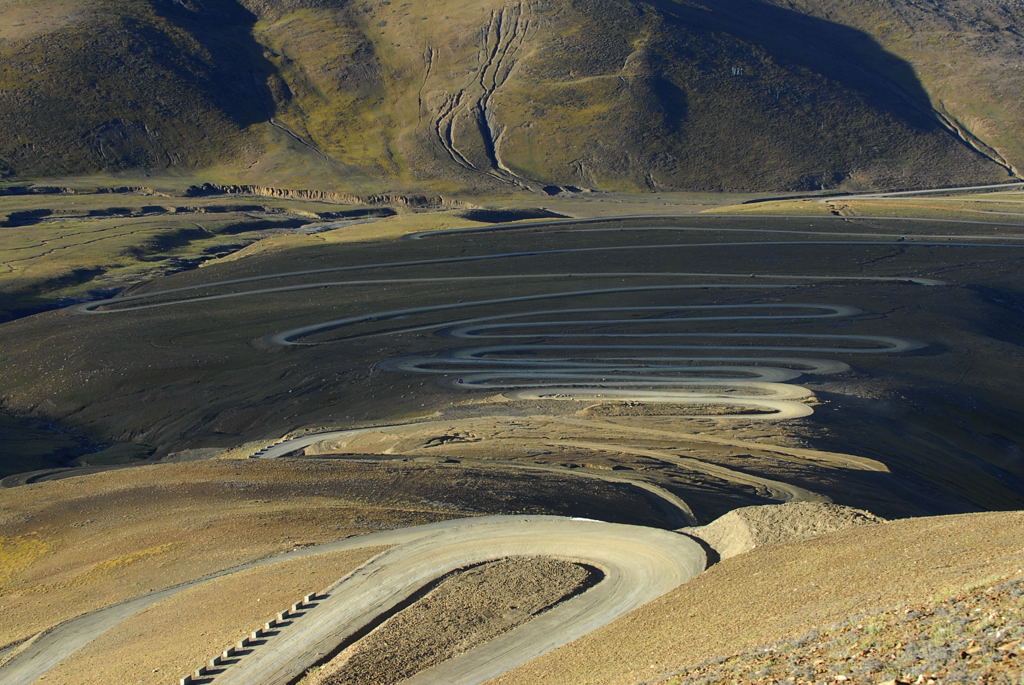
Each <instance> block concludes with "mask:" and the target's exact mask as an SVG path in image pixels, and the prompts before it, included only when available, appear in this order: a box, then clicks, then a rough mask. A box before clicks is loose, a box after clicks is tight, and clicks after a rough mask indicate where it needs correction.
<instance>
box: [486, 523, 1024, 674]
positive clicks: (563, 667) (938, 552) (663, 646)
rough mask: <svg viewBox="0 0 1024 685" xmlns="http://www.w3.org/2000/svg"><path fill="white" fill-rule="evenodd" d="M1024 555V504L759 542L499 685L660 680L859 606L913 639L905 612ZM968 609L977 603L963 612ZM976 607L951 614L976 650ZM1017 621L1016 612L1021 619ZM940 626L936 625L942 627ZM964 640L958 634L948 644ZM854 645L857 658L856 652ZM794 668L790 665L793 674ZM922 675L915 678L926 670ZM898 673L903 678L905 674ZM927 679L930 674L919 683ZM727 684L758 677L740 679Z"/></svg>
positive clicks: (784, 655)
mask: <svg viewBox="0 0 1024 685" xmlns="http://www.w3.org/2000/svg"><path fill="white" fill-rule="evenodd" d="M778 509H782V507H778ZM1022 562H1024V512H999V513H983V514H966V515H958V516H939V517H926V518H912V519H900V520H896V521H887V522H884V523H879V524H877V525H871V526H859V525H854V526H850V527H848V528H846V529H845V530H841V531H837V532H835V533H831V534H829V535H822V536H820V537H817V538H814V539H812V540H803V541H800V542H789V543H781V544H776V545H770V546H766V547H763V548H759V549H754V550H752V551H751V552H749V553H748V554H741V555H739V556H736V557H734V558H732V559H727V560H725V561H723V562H722V563H720V564H715V565H714V566H712V567H711V568H709V569H708V570H707V571H706V572H705V573H703V574H701V575H700V576H698V577H697V578H695V579H693V580H692V581H690V582H688V583H686V584H684V585H682V586H680V587H679V588H678V589H677V590H674V591H672V592H670V593H668V594H667V595H665V596H663V597H661V598H659V599H657V600H655V601H653V602H651V603H650V604H648V605H646V606H644V607H641V608H640V609H638V610H637V611H635V612H633V613H631V614H629V615H628V616H624V617H623V618H621V619H619V620H618V621H616V622H615V623H612V624H611V625H608V626H605V627H604V628H602V629H600V630H597V631H595V632H593V633H591V634H590V635H587V636H586V637H584V638H581V639H580V640H577V641H576V642H574V643H572V644H570V645H567V646H565V647H563V648H561V649H557V650H555V651H553V652H551V653H549V654H546V655H544V656H542V657H540V658H538V659H535V660H534V661H532V662H530V663H529V664H527V665H526V666H524V667H522V668H519V669H517V670H515V671H512V672H511V673H508V674H505V675H503V676H501V677H499V678H496V679H495V680H494V682H495V683H497V684H499V685H511V684H512V683H523V684H526V683H530V684H531V685H532V683H537V682H545V683H566V684H569V683H607V684H609V685H611V684H615V683H623V684H625V683H637V682H662V681H663V680H664V679H667V678H670V677H671V676H673V675H675V674H680V673H685V672H687V669H692V668H694V667H698V666H699V665H701V664H708V663H710V662H712V661H714V660H719V659H721V660H723V661H724V660H725V659H728V658H729V657H732V656H734V655H736V654H746V653H752V651H753V650H756V649H758V648H761V647H764V646H765V645H774V644H777V643H780V642H782V641H785V640H796V641H799V640H800V639H801V638H802V637H805V636H808V635H810V634H811V632H812V631H813V630H815V629H819V630H821V629H822V628H823V627H827V626H832V625H834V624H837V623H840V622H844V623H845V622H846V621H847V620H848V619H851V618H854V617H856V616H857V615H858V614H865V615H868V614H870V615H877V614H878V612H883V613H885V615H886V616H889V617H891V618H893V619H897V618H898V619H899V621H901V622H902V625H901V626H900V629H904V628H905V629H907V635H908V637H909V636H910V634H911V632H913V631H914V630H916V627H915V626H913V625H910V624H911V623H912V622H915V621H918V620H920V619H921V617H920V616H917V615H915V614H913V613H908V610H909V611H910V612H913V611H918V612H921V611H922V608H927V607H932V606H935V605H937V604H939V603H942V602H944V601H946V600H947V599H948V598H953V597H957V596H959V595H967V594H971V593H973V592H974V591H975V590H976V589H977V588H979V587H982V588H984V587H988V586H990V585H993V584H998V583H1001V582H1006V581H1010V580H1016V579H1019V578H1020V577H1021V574H1022V569H1024V564H1022ZM999 592H1002V590H999ZM1011 594H1012V593H1011ZM1007 598H1008V599H1007V602H1006V603H1004V602H1002V600H1000V601H999V604H1000V605H1002V606H1005V607H1007V608H1009V607H1010V606H1012V604H1011V603H1012V602H1016V601H1018V600H1017V599H1014V598H1012V597H1011V596H1010V594H1008V595H1007ZM954 603H955V602H954ZM946 604H947V605H948V604H950V602H948V601H947V602H946ZM964 606H969V603H968V604H965V605H964ZM893 609H896V611H895V613H892V610H893ZM971 612H973V607H971V608H969V609H967V614H965V615H970V613H971ZM1018 613H1019V610H1018ZM978 615H980V616H982V621H973V620H972V621H971V622H969V624H963V625H962V627H961V624H960V622H959V619H955V618H954V619H951V621H950V623H951V625H953V626H957V628H956V630H957V631H958V633H957V635H960V636H964V637H966V639H967V640H968V641H970V640H971V639H974V640H975V641H976V645H975V646H979V645H980V646H982V647H983V648H985V646H986V645H987V644H989V642H988V637H986V636H985V635H984V634H983V633H984V631H985V630H988V629H989V628H988V627H987V626H984V625H982V623H983V622H984V617H986V616H989V614H988V613H985V612H984V609H983V610H982V611H981V612H978ZM1011 617H1012V619H1015V618H1016V615H1015V614H1013V615H1011ZM944 622H945V619H943V623H944ZM1016 622H1017V623H1019V620H1018V621H1016ZM857 625H863V626H864V628H863V629H857V630H863V632H864V633H865V634H866V636H868V637H870V633H871V632H872V631H874V630H875V628H876V627H877V626H878V625H880V624H872V623H871V622H860V623H855V624H853V626H854V627H855V626H857ZM934 625H935V627H936V628H937V629H938V628H941V627H942V625H939V624H934ZM922 627H924V626H923V624H922ZM993 629H994V630H999V627H998V626H995V627H994V628H993ZM879 635H881V633H879ZM942 635H943V633H942V631H941V630H940V631H939V632H937V633H936V637H940V638H941V637H942ZM947 637H950V638H953V637H955V636H947ZM993 637H995V636H993ZM999 637H1003V636H999ZM844 639H845V638H844ZM929 639H930V638H929ZM1012 639H1014V638H1011V641H1012ZM816 640H817V639H816ZM957 640H959V638H956V640H953V639H951V640H950V645H954V644H956V643H957ZM817 641H820V640H817ZM895 644H897V645H898V644H900V643H899V642H896V643H895ZM995 646H996V651H997V652H998V653H999V654H1005V653H1006V652H1005V651H1002V652H999V650H998V648H999V647H1002V646H1005V643H1004V642H999V643H998V644H996V645H995ZM865 648H867V645H865ZM921 648H922V650H923V652H920V653H921V654H922V656H927V652H928V649H927V645H926V644H925V643H921ZM897 649H899V648H898V647H897ZM968 649H973V648H971V647H964V648H963V651H965V652H966V651H967V650H968ZM914 652H917V647H914ZM854 653H855V654H858V655H859V650H857V651H855V652H854ZM979 653H980V652H979ZM836 654H837V655H838V652H837V653H836ZM911 655H912V656H913V653H912V654H911ZM970 655H971V654H970V653H968V656H970ZM776 656H777V658H778V661H779V663H781V664H786V663H789V658H790V656H791V654H790V652H787V651H781V652H777V653H776ZM792 656H795V657H799V656H800V655H798V654H793V655H792ZM807 656H809V657H810V659H811V663H810V666H814V665H815V664H814V661H815V659H817V658H822V657H813V656H810V655H809V654H808V655H807ZM867 656H868V655H865V658H866V657H867ZM858 658H860V657H859V656H858ZM1015 658H1017V657H1015ZM823 663H825V662H823ZM886 672H887V671H886V669H885V668H884V667H879V668H878V670H877V674H878V675H879V677H878V678H877V680H872V681H870V682H871V685H877V683H879V682H883V681H885V680H886V679H887V678H893V677H894V675H885V673H886ZM934 672H940V671H934ZM794 675H796V674H795V673H787V677H789V676H794ZM837 675H849V676H852V675H853V673H838V674H837ZM914 675H915V679H916V676H917V675H918V674H917V673H915V674H914ZM899 678H900V679H904V678H903V677H902V675H901V676H899ZM926 681H927V678H926V679H925V680H924V681H921V682H926ZM716 682H722V681H721V680H718V681H716ZM724 682H743V683H750V682H761V681H757V680H755V679H748V678H745V677H741V678H739V679H736V680H733V679H726V680H725V681H724ZM776 682H778V681H776ZM798 682H808V681H807V680H799V681H798ZM810 682H825V679H817V680H812V681H810ZM827 682H839V681H836V680H828V681H827ZM846 682H849V681H846ZM940 682H941V683H947V682H948V683H953V682H965V681H963V680H953V679H950V680H945V679H943V680H941V681H940ZM969 682H976V681H974V680H971V681H969ZM994 682H1001V681H998V680H997V681H994Z"/></svg>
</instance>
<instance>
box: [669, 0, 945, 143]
mask: <svg viewBox="0 0 1024 685" xmlns="http://www.w3.org/2000/svg"><path fill="white" fill-rule="evenodd" d="M650 1H651V2H652V4H653V5H654V6H656V7H658V8H659V9H660V10H662V11H663V12H665V14H666V15H667V16H669V17H671V18H672V19H675V20H677V21H678V22H679V23H681V24H683V25H685V26H686V27H688V28H691V29H694V28H696V29H704V30H706V31H711V32H721V33H725V34H730V35H733V36H736V37H737V38H741V39H742V40H744V41H747V42H749V43H751V44H752V45H756V46H760V47H761V48H763V49H764V51H765V52H767V53H768V54H770V55H772V56H773V57H774V58H775V59H776V60H778V61H780V62H782V63H786V62H788V63H789V64H790V65H794V66H797V67H801V68H804V69H807V70H808V71H811V72H814V73H817V74H820V75H822V76H824V77H826V78H828V79H830V80H832V81H834V82H836V83H838V84H839V85H841V86H843V87H845V88H847V89H849V90H851V91H853V92H856V93H858V94H860V95H861V96H862V97H863V98H864V100H865V101H866V102H867V103H868V104H869V105H871V106H872V107H873V108H875V109H876V110H878V111H882V112H886V113H888V114H890V115H892V116H893V117H894V118H896V119H898V120H900V121H903V122H905V123H906V124H908V125H910V126H912V127H913V128H915V129H918V130H921V131H931V130H935V129H938V128H942V123H941V122H940V121H939V119H938V117H937V115H936V113H935V111H934V109H933V108H932V104H931V99H930V98H929V96H928V93H927V92H926V91H925V89H924V87H923V86H922V85H921V82H920V81H919V80H918V78H917V74H916V73H915V72H914V68H913V67H912V66H911V65H910V64H909V63H907V62H905V61H903V60H902V59H900V58H899V57H897V56H895V55H893V54H892V53H890V52H887V51H886V50H885V49H884V48H883V47H882V46H881V45H880V44H879V43H878V42H877V41H876V40H875V39H874V38H873V37H872V36H871V35H869V34H867V33H864V32H863V31H859V30H857V29H854V28H850V27H848V26H844V25H842V24H836V23H833V22H830V21H827V20H824V19H819V18H816V17H812V16H808V15H805V14H802V13H800V12H796V11H793V10H789V9H784V8H782V7H777V6H774V5H771V4H768V3H766V2H762V1H760V0H692V1H691V0H688V1H687V2H686V4H679V3H677V2H676V1H675V0H650Z"/></svg>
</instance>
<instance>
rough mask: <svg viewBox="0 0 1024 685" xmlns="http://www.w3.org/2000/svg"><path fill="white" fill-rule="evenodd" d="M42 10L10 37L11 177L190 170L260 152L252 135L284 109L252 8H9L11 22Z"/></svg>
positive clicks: (4, 62) (5, 113)
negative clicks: (273, 89) (251, 143)
mask: <svg viewBox="0 0 1024 685" xmlns="http://www.w3.org/2000/svg"><path fill="white" fill-rule="evenodd" d="M33 5H34V6H35V8H34V9H35V10H36V14H35V15H30V17H27V18H26V21H23V22H20V24H21V25H19V22H17V21H14V22H11V23H10V24H9V25H8V28H7V29H6V30H5V31H4V35H3V39H2V40H0V130H3V131H4V135H3V137H2V140H0V172H3V171H6V172H7V173H11V172H16V173H17V174H19V175H21V176H33V175H34V176H39V175H56V174H65V173H81V172H89V171H96V170H101V169H102V170H108V171H117V170H123V169H129V168H131V169H161V168H179V169H180V168H186V169H187V168H192V167H197V166H204V165H208V164H211V163H213V162H215V161H216V160H218V159H222V158H225V157H236V156H239V155H242V156H243V157H245V156H250V157H251V156H252V155H253V150H252V149H248V148H247V146H246V144H245V142H246V138H245V136H244V135H243V130H244V129H245V128H246V127H247V126H249V125H250V124H253V123H255V122H257V121H265V120H266V119H267V117H268V116H269V115H270V113H271V112H272V111H273V102H272V98H271V97H270V92H269V90H268V86H267V78H268V76H269V75H270V70H269V68H268V67H267V66H266V64H265V63H264V62H263V60H262V58H261V56H260V52H259V49H258V46H257V45H256V44H255V42H254V41H253V40H252V38H251V35H250V33H249V24H251V17H250V15H249V14H248V13H246V12H245V11H244V10H242V9H241V8H238V7H237V6H234V4H233V3H227V2H219V3H209V4H208V6H207V5H203V9H202V11H199V10H197V9H195V8H193V6H192V3H189V2H181V3H177V2H171V1H170V0H167V1H164V0H155V1H153V2H149V1H146V0H118V1H116V2H112V1H104V0H99V1H98V2H79V1H78V0H43V1H42V2H36V1H35V0H32V2H23V1H22V0H6V1H5V2H3V3H2V4H0V13H2V14H3V15H4V16H5V17H6V16H7V15H8V14H10V15H12V16H15V17H20V15H21V14H23V13H24V11H25V8H26V7H29V6H33ZM45 10H50V13H51V15H52V16H56V15H58V14H60V15H63V18H62V20H59V21H58V20H53V19H52V18H51V19H50V20H47V17H46V16H45V14H43V13H44V11H45ZM32 17H35V19H34V20H33V19H32ZM0 23H5V24H6V23H7V21H6V20H5V21H3V22H0ZM19 29H21V30H19Z"/></svg>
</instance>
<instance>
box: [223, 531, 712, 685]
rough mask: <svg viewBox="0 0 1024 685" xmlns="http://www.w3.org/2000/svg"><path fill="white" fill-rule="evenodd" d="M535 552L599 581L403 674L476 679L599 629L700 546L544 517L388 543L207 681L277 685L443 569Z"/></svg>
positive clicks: (697, 568)
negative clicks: (583, 569)
mask: <svg viewBox="0 0 1024 685" xmlns="http://www.w3.org/2000/svg"><path fill="white" fill-rule="evenodd" d="M532 555H542V556H549V557H553V558H558V559H564V560H567V561H574V562H579V563H584V564H587V565H590V566H594V567H596V568H598V569H599V570H600V571H601V572H602V573H603V574H604V578H603V580H602V581H601V582H600V583H598V584H597V585H596V586H595V587H593V588H591V589H589V590H587V591H586V592H584V593H583V594H581V595H579V596H577V597H574V598H572V599H570V600H568V601H566V602H563V603H562V604H560V605H558V606H557V607H555V608H553V609H551V610H549V611H547V612H545V613H544V614H542V615H540V616H539V617H537V618H535V619H533V620H531V621H530V622H528V623H526V624H524V625H522V626H520V627H519V628H517V629H515V630H513V631H510V632H508V633H505V634H504V635H502V636H501V637H499V638H497V639H495V640H492V641H490V642H488V643H487V644H485V645H482V646H480V647H478V648H476V649H474V650H471V651H470V652H467V653H466V654H463V655H461V656H459V657H456V658H455V659H452V660H450V661H447V662H445V663H443V664H440V665H438V666H436V667H434V668H432V669H430V670H428V671H426V672H424V673H423V674H422V675H420V676H417V677H415V678H413V679H412V681H411V682H422V683H439V682H443V683H451V684H452V685H456V684H462V683H467V684H468V683H480V682H483V681H485V680H488V679H490V678H492V677H494V676H497V675H499V674H501V673H503V672H505V671H507V670H510V669H512V668H515V667H516V666H519V665H521V664H524V663H526V662H527V661H529V660H531V659H533V658H535V657H537V656H540V655H541V654H544V653H545V652H548V651H550V650H552V649H555V648H556V647H560V646H561V645H564V644H567V643H568V642H571V641H573V640H575V639H577V638H579V637H582V636H583V635H586V634H587V633H589V632H591V631H593V630H596V629H597V628H600V627H601V626H603V625H606V624H607V623H610V622H611V621H613V620H615V619H616V618H618V617H620V616H622V615H624V614H626V613H627V612H629V611H632V610H633V609H636V608H638V607H640V606H642V605H644V604H646V603H647V602H649V601H651V600H653V599H655V598H657V597H659V596H661V595H662V594H664V593H666V592H668V591H669V590H672V589H673V588H676V587H678V586H679V585H681V584H682V583H684V582H686V581H687V580H689V579H690V578H693V577H694V576H696V575H697V574H699V573H700V572H701V571H703V570H704V567H705V565H706V557H705V555H704V551H703V549H702V548H701V546H700V545H699V544H697V543H696V542H695V541H694V540H692V539H690V538H688V537H685V536H683V535H681V534H678V533H672V532H668V531H663V530H658V529H654V528H645V527H639V526H625V525H621V524H611V523H603V522H598V521H587V520H578V519H566V518H561V517H553V516H506V517H490V518H489V519H487V520H479V521H477V520H472V519H471V520H468V521H465V522H464V523H463V525H460V526H458V527H456V528H454V529H448V530H442V531H437V532H435V533H432V534H429V535H426V536H424V537H422V538H420V539H418V540H415V541H413V542H410V543H407V544H405V545H401V546H399V547H395V548H393V549H391V550H389V551H387V552H384V553H383V554H381V555H379V556H377V557H375V558H374V559H372V560H371V561H369V562H367V563H366V564H364V565H363V566H362V567H360V568H359V569H357V570H356V571H355V572H353V573H352V574H351V575H349V576H347V577H345V578H343V579H342V580H340V581H339V582H338V583H336V584H335V585H334V586H332V587H331V588H329V589H328V590H327V594H328V595H329V597H328V598H327V599H324V600H323V601H321V602H320V605H319V606H318V607H317V609H316V611H312V612H309V613H308V614H307V615H306V616H304V617H302V618H300V619H296V620H295V621H294V623H293V625H292V626H289V627H287V628H285V629H283V630H281V632H280V634H279V635H276V636H273V637H271V638H269V639H268V641H267V644H266V645H264V646H262V647H259V648H257V649H256V650H255V651H254V652H253V654H251V655H248V656H245V657H242V658H241V659H240V661H239V662H238V663H237V664H234V665H232V666H229V667H228V668H227V670H225V671H224V672H223V673H222V674H220V675H218V676H217V677H216V679H215V680H214V682H215V683H216V685H251V684H252V683H261V684H262V685H278V684H280V685H285V684H286V683H289V682H292V681H293V680H294V679H295V678H296V677H298V676H299V675H301V674H302V673H303V672H305V671H306V670H307V669H308V668H310V667H311V666H313V665H315V664H316V663H318V662H320V661H321V660H322V658H323V655H324V654H329V653H331V652H332V651H334V649H335V648H336V647H337V646H338V645H340V644H343V643H345V641H346V639H347V638H348V637H350V636H352V635H353V634H355V633H358V632H359V630H360V629H361V628H363V627H364V626H366V625H367V624H369V623H370V622H372V621H373V620H374V619H375V618H377V617H378V616H381V615H382V614H387V613H388V612H389V611H390V610H392V609H393V608H395V607H396V606H397V605H399V604H400V603H401V602H402V601H403V600H405V599H406V598H407V597H409V596H410V595H412V594H413V593H415V592H416V591H417V590H419V589H420V588H422V587H423V586H424V585H426V584H427V583H429V582H430V581H432V580H434V579H435V578H438V577H440V576H443V575H445V574H447V573H449V572H451V571H455V570H458V569H460V568H465V567H467V566H470V565H473V564H478V563H481V562H486V561H491V560H494V559H500V558H503V557H508V556H532Z"/></svg>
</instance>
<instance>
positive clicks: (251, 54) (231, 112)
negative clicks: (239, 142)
mask: <svg viewBox="0 0 1024 685" xmlns="http://www.w3.org/2000/svg"><path fill="white" fill-rule="evenodd" d="M153 6H154V8H155V10H156V12H157V13H158V14H159V15H160V16H162V17H163V18H165V19H167V20H168V21H170V22H172V23H174V24H175V25H176V26H178V27H179V28H181V29H183V30H185V31H186V32H188V33H189V34H190V35H192V36H194V37H195V38H196V39H197V40H198V41H199V42H200V43H201V44H202V45H203V47H204V48H205V49H206V50H207V51H208V52H209V60H208V61H209V63H210V66H212V67H213V68H214V69H215V78H214V79H213V80H212V82H210V83H207V84H205V85H206V87H205V88H204V90H205V91H206V92H205V95H206V96H207V97H209V98H210V100H211V101H212V102H214V103H215V104H216V105H217V106H218V107H219V108H220V109H221V111H223V112H224V113H226V114H227V115H228V116H229V117H230V118H231V120H232V121H233V122H234V123H235V124H237V125H238V126H240V127H242V128H244V127H246V126H250V125H252V124H255V123H260V122H264V121H268V120H269V119H270V117H272V116H273V115H274V110H275V103H274V97H273V95H272V94H271V91H270V88H269V87H268V84H267V79H268V77H269V76H270V75H271V74H273V73H274V72H275V68H274V66H273V65H272V64H271V63H270V62H269V61H267V59H266V58H265V57H264V56H263V47H262V46H261V45H260V44H259V43H258V42H257V41H256V39H255V38H254V37H253V32H252V28H253V25H255V23H256V15H254V14H253V13H252V12H250V11H249V10H247V9H245V8H244V7H243V6H242V5H241V4H239V3H238V2H237V0H222V1H221V2H216V3H206V2H201V1H199V0H155V2H154V3H153Z"/></svg>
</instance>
